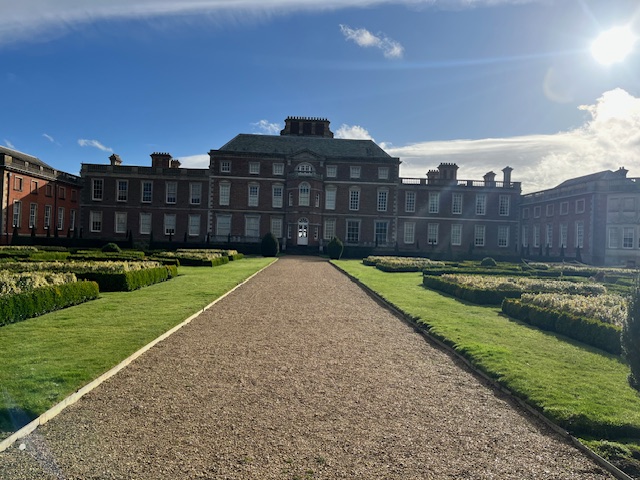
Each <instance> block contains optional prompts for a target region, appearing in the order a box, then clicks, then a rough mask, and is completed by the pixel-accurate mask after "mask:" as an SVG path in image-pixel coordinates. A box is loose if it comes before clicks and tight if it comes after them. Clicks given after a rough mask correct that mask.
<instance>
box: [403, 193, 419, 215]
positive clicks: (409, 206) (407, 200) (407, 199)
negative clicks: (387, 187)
mask: <svg viewBox="0 0 640 480" xmlns="http://www.w3.org/2000/svg"><path fill="white" fill-rule="evenodd" d="M404 211H405V212H407V213H411V212H415V211H416V192H405V193H404Z"/></svg>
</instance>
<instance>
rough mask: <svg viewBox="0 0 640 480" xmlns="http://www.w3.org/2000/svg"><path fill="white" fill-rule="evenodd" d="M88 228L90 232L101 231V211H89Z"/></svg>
mask: <svg viewBox="0 0 640 480" xmlns="http://www.w3.org/2000/svg"><path fill="white" fill-rule="evenodd" d="M89 230H91V231H92V232H101V231H102V212H89Z"/></svg>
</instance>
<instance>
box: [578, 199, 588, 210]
mask: <svg viewBox="0 0 640 480" xmlns="http://www.w3.org/2000/svg"><path fill="white" fill-rule="evenodd" d="M585 204H586V202H585V200H584V198H580V199H578V200H576V213H584V210H585Z"/></svg>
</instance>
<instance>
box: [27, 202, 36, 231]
mask: <svg viewBox="0 0 640 480" xmlns="http://www.w3.org/2000/svg"><path fill="white" fill-rule="evenodd" d="M37 223H38V204H37V203H31V204H29V228H37Z"/></svg>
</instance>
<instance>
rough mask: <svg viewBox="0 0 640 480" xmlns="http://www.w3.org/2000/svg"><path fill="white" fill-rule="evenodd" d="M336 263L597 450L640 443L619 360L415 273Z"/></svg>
mask: <svg viewBox="0 0 640 480" xmlns="http://www.w3.org/2000/svg"><path fill="white" fill-rule="evenodd" d="M334 263H335V264H336V265H337V266H338V267H339V268H341V269H343V270H344V271H346V272H347V273H349V274H350V275H352V276H353V277H355V278H357V279H358V280H360V281H361V282H362V283H363V284H365V285H367V286H368V287H369V288H371V289H372V290H374V291H375V292H377V293H378V294H379V295H380V296H381V297H383V298H384V299H385V300H386V301H388V302H389V303H391V304H392V305H394V306H395V307H396V308H398V309H399V310H401V311H403V312H404V313H405V314H407V315H409V316H411V317H412V318H414V319H415V320H416V321H417V322H418V323H420V324H422V325H424V326H425V327H426V328H427V329H428V331H429V332H430V333H432V334H433V335H434V336H436V337H437V338H439V339H441V340H442V341H444V342H445V343H447V344H448V345H451V346H452V347H453V348H454V349H455V350H456V351H458V352H460V353H461V354H463V355H464V356H465V357H466V358H468V359H469V360H470V361H471V362H472V363H473V364H474V365H475V366H476V367H478V368H479V369H481V370H482V371H484V372H485V373H487V374H488V375H489V376H491V377H492V378H494V379H496V380H497V381H498V382H499V383H500V384H502V385H504V386H505V387H506V388H508V389H509V390H511V391H512V392H514V393H515V394H516V395H518V396H519V397H521V398H523V399H525V400H526V401H527V402H528V403H529V404H531V405H532V406H534V407H535V408H536V409H538V410H539V411H541V412H542V413H544V415H545V416H547V417H548V418H550V419H551V420H553V421H554V422H555V423H557V424H559V425H561V426H562V427H563V428H565V429H566V430H568V431H569V432H571V433H572V434H573V435H575V436H577V437H579V438H580V437H581V438H584V439H585V443H586V442H588V443H589V446H591V447H592V448H593V447H596V448H594V449H595V450H596V451H597V445H599V444H600V443H603V442H604V444H605V445H606V444H608V443H610V442H620V443H621V444H624V445H627V446H629V447H630V450H631V451H633V450H635V448H634V446H637V445H639V444H640V396H639V395H638V393H637V392H636V391H635V390H633V389H631V387H629V385H628V383H627V375H628V373H629V368H628V366H627V365H625V364H624V363H623V362H622V361H621V360H620V358H619V357H617V356H614V355H610V354H607V353H606V352H603V351H601V350H598V349H596V348H593V347H589V346H587V345H584V344H581V343H579V342H576V341H573V340H570V339H568V338H567V337H564V336H562V335H559V334H554V333H550V332H545V331H542V330H539V329H537V328H535V327H531V326H529V325H526V324H524V323H521V322H518V321H515V320H512V319H509V318H508V317H506V316H505V315H503V314H502V313H501V312H500V309H499V308H497V307H486V306H477V305H473V304H469V303H467V302H462V301H459V300H457V299H455V298H453V297H450V296H448V295H445V294H441V293H438V292H435V291H432V290H428V289H426V288H424V287H422V275H421V273H384V272H381V271H380V270H378V269H376V268H373V267H368V266H365V265H363V264H362V262H360V261H355V260H340V261H334Z"/></svg>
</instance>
